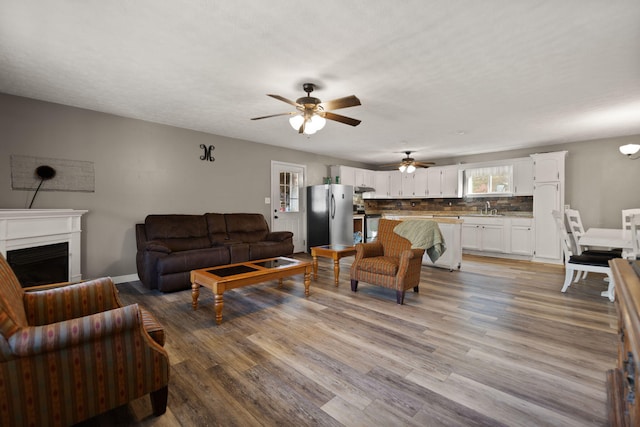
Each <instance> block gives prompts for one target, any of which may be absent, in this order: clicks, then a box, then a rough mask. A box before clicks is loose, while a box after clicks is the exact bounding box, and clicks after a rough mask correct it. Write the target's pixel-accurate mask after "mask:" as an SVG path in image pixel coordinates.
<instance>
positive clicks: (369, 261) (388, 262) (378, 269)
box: [358, 256, 400, 276]
mask: <svg viewBox="0 0 640 427" xmlns="http://www.w3.org/2000/svg"><path fill="white" fill-rule="evenodd" d="M399 261H400V259H399V258H395V257H386V256H379V257H372V258H366V259H363V260H362V261H360V263H359V264H358V268H359V269H360V271H366V272H369V273H375V274H384V275H386V276H395V275H396V274H397V273H398V265H399Z"/></svg>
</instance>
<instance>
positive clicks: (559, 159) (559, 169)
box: [531, 151, 567, 182]
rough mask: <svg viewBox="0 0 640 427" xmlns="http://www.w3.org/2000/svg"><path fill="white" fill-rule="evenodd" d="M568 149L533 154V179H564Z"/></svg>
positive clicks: (552, 180)
mask: <svg viewBox="0 0 640 427" xmlns="http://www.w3.org/2000/svg"><path fill="white" fill-rule="evenodd" d="M566 153H567V152H566V151H560V152H555V153H543V154H532V155H531V157H532V158H533V171H534V173H533V180H534V181H535V182H558V181H560V180H561V179H562V180H564V160H565V155H566Z"/></svg>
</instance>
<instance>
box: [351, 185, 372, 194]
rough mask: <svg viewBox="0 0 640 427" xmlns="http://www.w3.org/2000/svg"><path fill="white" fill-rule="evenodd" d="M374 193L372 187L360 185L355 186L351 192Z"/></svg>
mask: <svg viewBox="0 0 640 427" xmlns="http://www.w3.org/2000/svg"><path fill="white" fill-rule="evenodd" d="M374 191H376V189H375V188H372V187H365V186H360V185H356V186H355V187H353V192H354V193H356V194H362V193H372V192H374Z"/></svg>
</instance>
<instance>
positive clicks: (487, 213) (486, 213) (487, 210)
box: [484, 200, 491, 215]
mask: <svg viewBox="0 0 640 427" xmlns="http://www.w3.org/2000/svg"><path fill="white" fill-rule="evenodd" d="M490 207H491V203H489V201H488V200H487V201H486V202H485V207H484V211H485V212H484V215H489V208H490Z"/></svg>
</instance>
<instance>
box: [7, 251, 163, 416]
mask: <svg viewBox="0 0 640 427" xmlns="http://www.w3.org/2000/svg"><path fill="white" fill-rule="evenodd" d="M25 291H26V292H25ZM146 329H148V331H150V332H151V334H149V332H147V330H146ZM163 344H164V330H163V329H162V327H161V326H160V325H159V324H158V323H157V322H156V321H155V319H154V318H153V317H152V316H151V314H150V313H148V312H145V311H143V310H142V309H141V308H140V307H138V305H137V304H134V305H129V306H122V304H121V303H120V301H119V299H118V295H117V290H116V288H115V286H114V285H113V282H112V281H111V279H110V278H102V279H96V280H91V281H87V282H82V283H77V284H72V285H65V286H57V287H51V288H45V289H43V290H37V291H33V292H30V291H28V289H24V288H22V287H21V286H20V283H19V282H18V279H17V278H16V276H15V274H14V273H13V271H12V270H11V267H10V266H9V265H8V264H7V262H6V260H5V259H4V257H3V256H2V255H0V425H2V426H66V425H71V424H75V423H78V422H80V421H82V420H85V419H88V418H91V417H93V416H94V415H97V414H100V413H102V412H105V411H108V410H110V409H113V408H116V407H118V406H121V405H123V404H125V403H127V402H129V401H131V400H133V399H136V398H138V397H140V396H144V395H145V394H150V395H151V404H152V408H153V412H154V414H155V415H160V414H163V413H164V412H165V410H166V405H167V392H168V388H167V384H168V381H169V359H168V356H167V353H166V351H165V350H164V349H163V348H162V345H163Z"/></svg>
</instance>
